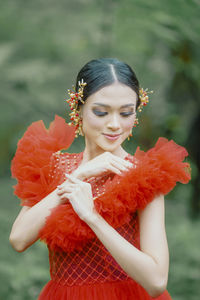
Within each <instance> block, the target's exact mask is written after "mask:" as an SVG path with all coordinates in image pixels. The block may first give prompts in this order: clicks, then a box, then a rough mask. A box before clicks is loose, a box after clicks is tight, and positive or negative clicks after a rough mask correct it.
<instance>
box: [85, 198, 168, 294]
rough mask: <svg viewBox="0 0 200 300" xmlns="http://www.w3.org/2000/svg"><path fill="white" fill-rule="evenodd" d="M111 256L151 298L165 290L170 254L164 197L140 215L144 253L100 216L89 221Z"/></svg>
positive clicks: (142, 249) (152, 203) (93, 216)
mask: <svg viewBox="0 0 200 300" xmlns="http://www.w3.org/2000/svg"><path fill="white" fill-rule="evenodd" d="M86 222H87V224H88V225H89V226H90V228H91V229H92V230H93V231H94V232H95V234H96V235H97V237H98V238H99V239H100V240H101V242H102V243H103V244H104V246H105V247H106V248H107V249H108V251H109V252H110V254H111V255H112V256H113V257H114V258H115V260H116V261H117V262H118V263H119V265H120V266H121V267H122V268H123V269H124V270H125V272H126V273H127V274H129V276H130V277H132V278H133V279H134V280H135V281H137V282H138V283H139V284H140V285H142V286H143V287H144V288H145V289H146V291H147V292H148V293H149V294H150V295H151V296H152V297H156V296H158V295H160V294H161V293H162V292H164V290H165V289H166V285H167V279H168V265H169V253H168V245H167V239H166V233H165V224H164V197H163V196H159V197H156V198H155V199H154V201H153V202H151V203H150V204H148V206H147V207H146V208H145V209H144V210H143V211H141V212H139V222H140V243H141V251H140V250H138V249H137V248H136V247H134V246H133V245H131V244H130V243H129V242H128V241H126V240H125V239H124V238H123V237H122V236H121V235H120V234H119V233H118V232H117V231H116V230H115V229H114V228H112V227H111V226H110V225H109V224H108V223H107V222H106V221H105V220H104V219H103V218H102V217H101V216H100V215H97V214H93V215H90V217H89V218H88V220H86Z"/></svg>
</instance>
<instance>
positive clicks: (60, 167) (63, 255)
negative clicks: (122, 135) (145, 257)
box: [49, 152, 139, 286]
mask: <svg viewBox="0 0 200 300" xmlns="http://www.w3.org/2000/svg"><path fill="white" fill-rule="evenodd" d="M127 158H128V159H130V160H132V156H131V155H129V156H128V157H127ZM81 159H82V153H77V154H69V153H61V152H57V153H55V154H54V155H53V157H52V165H51V173H50V176H52V177H54V178H55V177H56V176H59V177H60V178H61V180H62V181H63V179H64V174H65V173H66V172H67V173H71V172H73V170H75V169H76V168H77V167H78V165H79V164H80V162H81ZM132 161H133V160H132ZM112 176H114V175H113V174H110V175H102V176H97V177H92V178H89V179H88V180H87V182H89V183H90V184H91V187H92V193H93V197H97V196H98V195H100V194H102V193H104V191H105V190H104V183H105V182H106V181H107V180H108V179H109V178H112ZM116 230H117V231H118V232H119V233H120V234H121V235H122V236H123V237H124V238H125V239H126V240H128V241H129V242H130V243H132V244H133V245H135V246H136V247H137V248H139V232H138V217H137V213H134V214H133V215H132V218H131V221H130V222H129V223H128V224H124V225H123V226H121V227H120V228H117V229H116ZM49 260H50V273H51V278H52V279H53V280H54V281H56V282H58V283H59V284H61V285H68V286H73V285H83V284H92V283H97V282H98V283H99V282H102V283H103V282H113V281H119V280H126V279H128V278H129V277H128V275H127V274H126V273H125V272H124V271H123V270H122V269H121V267H120V266H119V265H118V264H117V262H116V261H115V260H114V259H113V258H112V256H111V255H110V254H109V252H108V251H107V250H106V248H105V247H104V246H103V244H102V243H101V242H100V241H99V240H98V239H97V238H93V239H92V240H90V241H89V242H88V243H87V244H86V245H84V246H83V249H82V250H81V251H80V250H74V251H72V252H64V251H57V252H55V251H52V250H50V249H49Z"/></svg>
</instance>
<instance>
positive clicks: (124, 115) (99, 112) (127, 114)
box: [93, 109, 134, 117]
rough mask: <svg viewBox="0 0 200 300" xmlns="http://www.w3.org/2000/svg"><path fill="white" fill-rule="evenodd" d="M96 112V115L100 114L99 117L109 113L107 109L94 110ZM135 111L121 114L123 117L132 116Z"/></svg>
mask: <svg viewBox="0 0 200 300" xmlns="http://www.w3.org/2000/svg"><path fill="white" fill-rule="evenodd" d="M93 112H94V114H95V115H96V116H99V117H103V116H106V115H107V114H108V113H107V112H105V111H99V110H95V109H94V110H93ZM133 114H134V112H121V113H120V115H121V116H123V117H128V116H131V115H133Z"/></svg>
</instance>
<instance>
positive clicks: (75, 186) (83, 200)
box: [57, 174, 95, 222]
mask: <svg viewBox="0 0 200 300" xmlns="http://www.w3.org/2000/svg"><path fill="white" fill-rule="evenodd" d="M66 177H67V180H66V181H65V182H64V183H62V184H61V185H60V186H58V191H57V195H58V196H59V197H60V199H61V201H62V202H66V201H69V202H70V203H71V205H72V207H73V209H74V211H75V212H76V213H77V214H78V216H79V217H80V219H82V220H83V221H85V222H86V221H87V220H88V219H90V218H91V217H92V216H93V215H94V213H95V208H94V202H93V196H92V189H91V185H90V184H89V183H87V182H83V181H81V180H79V179H77V178H75V177H74V176H72V175H68V174H66Z"/></svg>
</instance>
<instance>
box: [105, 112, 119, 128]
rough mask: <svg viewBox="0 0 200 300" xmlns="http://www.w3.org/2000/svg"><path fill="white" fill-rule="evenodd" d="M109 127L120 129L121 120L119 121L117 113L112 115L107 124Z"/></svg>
mask: <svg viewBox="0 0 200 300" xmlns="http://www.w3.org/2000/svg"><path fill="white" fill-rule="evenodd" d="M107 127H108V129H111V130H119V128H120V122H119V119H118V117H117V115H116V114H113V115H112V116H111V117H110V120H109V122H108V124H107Z"/></svg>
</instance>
